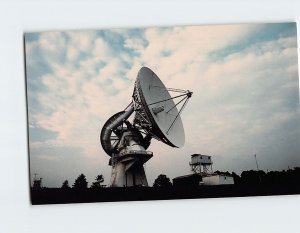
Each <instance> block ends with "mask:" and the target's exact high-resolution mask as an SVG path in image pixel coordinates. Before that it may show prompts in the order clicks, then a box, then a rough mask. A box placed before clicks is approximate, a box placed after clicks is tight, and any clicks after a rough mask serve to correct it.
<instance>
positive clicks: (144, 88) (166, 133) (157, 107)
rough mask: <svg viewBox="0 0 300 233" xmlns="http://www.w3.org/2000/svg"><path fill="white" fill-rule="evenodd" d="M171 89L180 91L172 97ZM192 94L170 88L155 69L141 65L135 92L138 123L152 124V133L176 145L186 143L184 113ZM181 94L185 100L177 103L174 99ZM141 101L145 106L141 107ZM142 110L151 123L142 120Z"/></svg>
mask: <svg viewBox="0 0 300 233" xmlns="http://www.w3.org/2000/svg"><path fill="white" fill-rule="evenodd" d="M169 91H172V92H177V93H178V95H177V96H174V97H171V95H170V93H169ZM191 95H192V92H190V91H184V90H179V89H172V88H166V87H165V85H164V84H163V83H162V81H161V80H160V79H159V78H158V76H157V75H156V74H155V73H154V72H153V71H152V70H150V69H149V68H147V67H143V68H141V69H140V71H139V73H138V77H137V79H136V83H135V89H134V93H133V97H134V103H137V104H136V107H135V111H136V117H135V119H134V124H135V123H136V124H140V125H141V127H144V128H146V129H147V128H148V133H150V134H152V135H153V136H154V137H155V138H157V139H159V140H161V141H163V142H164V143H166V144H168V145H170V146H172V147H182V146H183V145H184V142H185V135H184V128H183V125H182V120H181V117H180V114H181V112H182V110H183V108H184V106H185V105H186V103H187V101H188V99H189V98H190V97H191ZM135 96H138V97H139V98H135ZM180 97H181V100H180V101H178V103H177V104H175V102H174V100H175V99H176V98H180ZM139 99H140V100H139ZM139 104H141V105H142V108H139V106H138V105H139ZM180 104H181V108H180V110H178V109H177V105H180ZM141 112H142V113H144V115H146V117H144V118H146V119H147V120H148V121H149V122H148V123H150V127H149V125H147V124H143V123H140V122H141V121H142V120H145V119H143V116H142V117H141Z"/></svg>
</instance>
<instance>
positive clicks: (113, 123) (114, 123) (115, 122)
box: [100, 102, 134, 155]
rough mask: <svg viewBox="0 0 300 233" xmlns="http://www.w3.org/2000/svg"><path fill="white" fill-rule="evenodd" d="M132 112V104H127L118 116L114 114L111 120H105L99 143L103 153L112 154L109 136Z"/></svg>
mask: <svg viewBox="0 0 300 233" xmlns="http://www.w3.org/2000/svg"><path fill="white" fill-rule="evenodd" d="M133 112H134V107H133V102H131V103H130V104H129V106H128V107H127V108H126V109H125V110H124V111H123V112H120V113H118V114H115V115H114V116H112V117H111V118H109V119H108V120H107V122H106V123H105V124H104V126H103V128H102V130H101V136H100V141H101V144H102V147H103V149H104V151H105V152H106V153H107V154H109V155H111V153H112V150H113V148H112V145H111V135H112V132H113V131H114V130H116V129H117V128H118V126H120V125H122V124H123V123H124V122H125V121H126V120H127V119H128V118H129V117H130V115H131V114H132V113H133Z"/></svg>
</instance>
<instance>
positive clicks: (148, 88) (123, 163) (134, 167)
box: [100, 67, 193, 187]
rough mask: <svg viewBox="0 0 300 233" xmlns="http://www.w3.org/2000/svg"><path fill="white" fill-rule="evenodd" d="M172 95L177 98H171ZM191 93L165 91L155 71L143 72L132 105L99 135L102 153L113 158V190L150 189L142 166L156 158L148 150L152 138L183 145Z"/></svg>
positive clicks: (111, 159) (174, 145)
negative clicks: (182, 117)
mask: <svg viewBox="0 0 300 233" xmlns="http://www.w3.org/2000/svg"><path fill="white" fill-rule="evenodd" d="M169 92H174V93H175V94H176V95H175V96H173V97H171V95H170V93H169ZM192 94H193V93H192V92H190V91H189V90H180V89H174V88H166V87H165V86H164V84H163V83H162V82H161V80H160V79H159V78H158V76H157V75H156V74H155V73H154V72H153V71H152V70H150V69H149V68H147V67H142V68H141V69H140V71H139V72H138V76H137V79H136V81H135V84H134V91H133V95H132V102H131V103H130V104H129V105H128V106H127V107H126V108H125V110H123V111H121V112H118V113H116V114H114V115H113V116H111V117H110V118H109V119H108V120H107V121H106V123H105V124H104V126H103V127H102V130H101V134H100V142H101V145H102V147H103V150H104V151H105V152H106V153H107V154H108V155H109V156H110V157H111V158H110V160H109V165H110V166H112V173H111V180H110V186H111V187H129V186H137V185H138V186H148V182H147V178H146V174H145V170H144V166H143V165H144V163H146V162H147V161H148V160H149V159H150V158H151V157H152V156H153V153H152V152H151V151H147V148H148V147H149V145H150V143H151V139H152V138H155V139H157V140H159V141H161V142H163V143H165V144H167V145H169V146H171V147H181V146H183V145H184V141H185V137H184V129H183V125H182V121H181V117H180V114H181V113H182V111H183V109H184V107H185V106H186V104H187V102H188V100H189V98H190V97H191V96H192ZM175 100H177V102H176V103H175V102H174V101H175ZM179 106H180V109H179V110H178V109H177V107H179ZM133 113H134V117H133V120H131V122H130V121H129V117H130V116H131V115H132V114H133Z"/></svg>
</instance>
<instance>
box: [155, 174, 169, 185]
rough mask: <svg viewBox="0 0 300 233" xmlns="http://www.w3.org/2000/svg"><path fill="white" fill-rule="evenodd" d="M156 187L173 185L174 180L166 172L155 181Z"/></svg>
mask: <svg viewBox="0 0 300 233" xmlns="http://www.w3.org/2000/svg"><path fill="white" fill-rule="evenodd" d="M153 187H154V188H161V187H172V182H171V181H170V178H169V177H167V176H166V175H164V174H160V175H159V176H158V177H157V178H156V179H155V181H154V183H153Z"/></svg>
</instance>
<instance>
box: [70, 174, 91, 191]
mask: <svg viewBox="0 0 300 233" xmlns="http://www.w3.org/2000/svg"><path fill="white" fill-rule="evenodd" d="M87 186H88V182H87V181H86V177H85V175H84V174H80V175H79V176H78V177H77V179H76V180H75V182H74V184H73V188H74V189H79V190H81V189H87Z"/></svg>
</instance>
